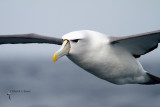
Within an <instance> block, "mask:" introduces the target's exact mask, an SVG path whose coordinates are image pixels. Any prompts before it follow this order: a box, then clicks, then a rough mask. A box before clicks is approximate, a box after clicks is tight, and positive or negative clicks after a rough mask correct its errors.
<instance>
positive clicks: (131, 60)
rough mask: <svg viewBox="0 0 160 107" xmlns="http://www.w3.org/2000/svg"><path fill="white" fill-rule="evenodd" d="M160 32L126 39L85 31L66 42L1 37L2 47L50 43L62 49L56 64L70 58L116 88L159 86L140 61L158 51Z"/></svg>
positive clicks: (30, 36)
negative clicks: (128, 85) (140, 58)
mask: <svg viewBox="0 0 160 107" xmlns="http://www.w3.org/2000/svg"><path fill="white" fill-rule="evenodd" d="M159 42H160V30H158V31H152V32H147V33H142V34H136V35H131V36H124V37H111V36H107V35H105V34H102V33H99V32H96V31H91V30H81V31H74V32H71V33H68V34H65V35H64V36H63V37H62V39H61V38H55V37H47V36H42V35H38V34H34V33H31V34H17V35H0V44H18V43H22V44H25V43H49V44H57V45H62V46H61V48H60V49H59V50H58V51H57V52H55V53H54V55H53V61H54V62H56V61H57V60H58V59H59V58H61V57H62V56H65V55H66V56H67V57H68V58H69V59H70V60H71V61H73V62H74V63H75V64H77V65H78V66H80V67H81V68H83V69H84V70H86V71H87V72H89V73H91V74H93V75H95V76H97V77H99V78H101V79H103V80H106V81H109V82H111V83H114V84H118V85H121V84H144V85H151V84H159V83H160V78H159V77H157V76H154V75H152V74H150V73H149V72H147V71H145V70H144V69H143V67H142V65H141V64H140V62H139V61H138V60H137V59H138V58H139V57H140V56H141V55H145V54H146V53H148V52H151V51H152V50H154V49H156V48H157V47H158V43H159Z"/></svg>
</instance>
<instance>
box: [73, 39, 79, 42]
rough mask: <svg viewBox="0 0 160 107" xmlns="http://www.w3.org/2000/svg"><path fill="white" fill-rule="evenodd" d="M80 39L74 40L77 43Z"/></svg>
mask: <svg viewBox="0 0 160 107" xmlns="http://www.w3.org/2000/svg"><path fill="white" fill-rule="evenodd" d="M79 40H80V39H74V40H72V41H73V42H75V43H77V42H78V41H79Z"/></svg>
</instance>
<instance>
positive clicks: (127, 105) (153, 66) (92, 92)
mask: <svg viewBox="0 0 160 107" xmlns="http://www.w3.org/2000/svg"><path fill="white" fill-rule="evenodd" d="M150 61H151V60H150ZM141 62H142V64H143V66H144V68H145V69H146V70H147V71H149V72H150V73H152V74H155V75H157V76H158V75H159V76H160V71H159V69H160V66H159V64H160V60H159V61H158V59H157V60H156V61H152V63H148V62H147V61H141ZM7 93H10V99H9V95H7ZM0 107H160V85H151V86H147V85H138V84H136V85H132V84H131V85H115V84H112V83H109V82H107V81H104V80H101V79H99V78H97V77H95V76H93V75H92V74H89V73H88V72H86V71H84V70H83V69H81V68H80V67H78V66H77V65H75V64H74V63H72V62H71V61H70V60H69V59H67V58H62V59H60V60H59V61H57V63H55V64H54V63H53V61H52V59H49V58H48V57H46V56H43V57H36V58H34V57H32V58H24V57H22V56H20V57H16V58H13V57H12V59H7V58H1V60H0Z"/></svg>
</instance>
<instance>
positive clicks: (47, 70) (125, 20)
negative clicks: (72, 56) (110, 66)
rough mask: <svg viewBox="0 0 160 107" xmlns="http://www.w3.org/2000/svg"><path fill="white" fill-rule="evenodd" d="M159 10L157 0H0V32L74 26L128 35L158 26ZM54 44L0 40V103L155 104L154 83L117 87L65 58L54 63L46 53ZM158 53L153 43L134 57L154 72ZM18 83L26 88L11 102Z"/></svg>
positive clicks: (51, 31) (29, 106)
mask: <svg viewBox="0 0 160 107" xmlns="http://www.w3.org/2000/svg"><path fill="white" fill-rule="evenodd" d="M159 10H160V1H159V0H79V1H75V0H0V35H2V34H25V33H37V34H41V35H46V36H53V37H59V38H61V37H62V36H63V35H64V34H66V33H69V32H72V31H76V30H94V31H98V32H101V33H104V34H106V35H110V36H128V35H133V34H138V33H145V32H149V31H154V30H160V21H159V19H160V12H159ZM59 47H60V46H56V45H51V44H27V45H21V44H18V45H10V44H7V45H0V59H1V60H0V80H1V81H0V88H1V90H0V93H2V96H0V102H1V105H3V106H4V107H9V106H11V105H12V106H13V105H14V106H17V107H21V106H22V105H23V107H44V106H45V107H51V106H56V107H66V106H70V107H75V106H76V107H82V106H83V107H97V106H101V107H103V106H106V105H108V106H110V107H120V106H123V107H125V106H126V107H127V106H128V105H133V107H134V106H142V107H143V106H146V105H147V104H148V105H149V104H152V105H154V106H155V107H158V106H159V105H160V104H159V100H160V93H159V92H158V91H157V90H158V89H159V88H160V86H158V85H156V86H140V85H135V86H134V85H125V86H117V85H114V84H111V83H109V82H106V81H103V80H100V79H98V78H96V77H94V76H93V75H91V74H89V73H86V72H85V71H84V70H82V69H81V68H79V67H78V66H76V65H75V64H73V63H72V62H71V61H69V59H67V58H66V57H63V58H61V59H60V60H59V61H58V62H57V63H56V64H54V63H53V61H52V56H53V54H54V52H55V51H57V50H58V49H59ZM159 53H160V48H157V49H156V50H154V51H153V52H151V53H149V54H147V55H145V56H142V57H141V58H140V61H141V62H142V65H144V67H145V69H146V70H148V71H149V72H151V71H153V72H152V73H153V74H157V75H159V76H160V72H158V69H159V67H158V66H159V63H160V60H159V57H160V55H159ZM36 86H37V87H36ZM146 87H147V89H146ZM24 88H25V89H28V90H31V92H30V93H28V94H22V93H19V94H18V93H13V94H14V95H12V97H14V99H13V100H11V101H9V100H8V98H6V95H5V93H6V92H7V90H10V89H15V90H18V89H20V90H21V89H24ZM36 90H37V91H36ZM46 90H47V91H46ZM143 90H144V91H143ZM156 92H157V93H156ZM50 93H51V94H50ZM137 97H138V98H137ZM151 101H152V102H151ZM69 102H71V103H69ZM93 102H94V103H93ZM142 102H145V103H142ZM145 104H146V105H145Z"/></svg>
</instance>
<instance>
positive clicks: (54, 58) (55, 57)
mask: <svg viewBox="0 0 160 107" xmlns="http://www.w3.org/2000/svg"><path fill="white" fill-rule="evenodd" d="M56 60H57V53H55V54H54V55H53V61H54V63H55V62H56Z"/></svg>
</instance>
